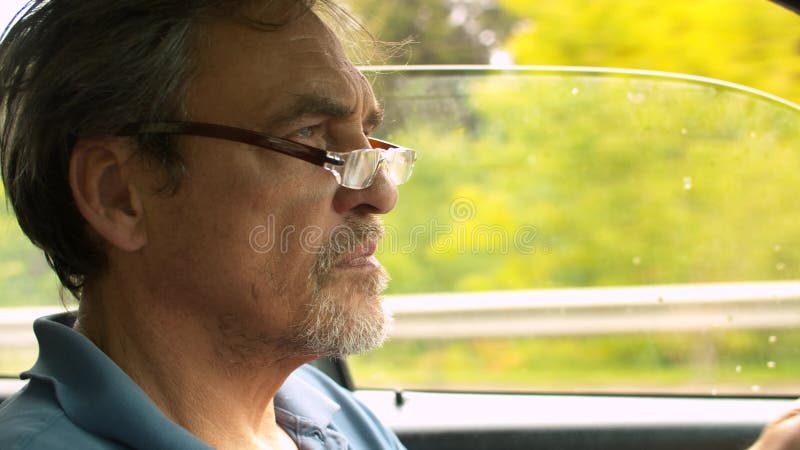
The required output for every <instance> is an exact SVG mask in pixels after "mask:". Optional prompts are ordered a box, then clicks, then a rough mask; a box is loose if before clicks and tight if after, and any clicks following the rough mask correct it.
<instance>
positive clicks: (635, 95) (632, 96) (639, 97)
mask: <svg viewBox="0 0 800 450" xmlns="http://www.w3.org/2000/svg"><path fill="white" fill-rule="evenodd" d="M627 97H628V101H629V102H631V103H635V104H637V105H638V104H640V103H642V102H643V101H644V100H645V98H646V97H645V95H644V94H642V93H641V92H628V94H627Z"/></svg>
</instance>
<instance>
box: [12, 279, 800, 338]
mask: <svg viewBox="0 0 800 450" xmlns="http://www.w3.org/2000/svg"><path fill="white" fill-rule="evenodd" d="M385 305H386V307H387V308H388V309H389V310H391V311H392V312H393V314H394V317H395V327H394V331H393V333H392V337H393V339H445V338H470V337H497V336H548V335H549V336H554V335H565V336H567V335H597V334H625V333H658V332H680V331H708V330H733V329H782V328H795V327H797V328H800V281H791V282H760V283H725V284H692V285H663V286H633V287H608V288H575V289H546V290H531V291H498V292H478V293H441V294H419V295H393V296H388V297H387V298H386V300H385ZM59 311H63V308H60V307H46V308H5V309H0V346H3V347H10V346H13V347H24V346H35V339H34V336H33V332H32V330H31V323H32V322H33V320H34V319H35V318H37V317H40V316H44V315H47V314H53V313H56V312H59Z"/></svg>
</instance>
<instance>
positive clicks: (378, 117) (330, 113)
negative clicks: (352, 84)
mask: <svg viewBox="0 0 800 450" xmlns="http://www.w3.org/2000/svg"><path fill="white" fill-rule="evenodd" d="M354 113H355V111H353V109H352V108H351V107H350V106H348V105H346V104H344V103H342V102H340V101H339V100H337V99H335V98H331V97H326V96H323V95H300V96H297V97H296V98H295V101H294V102H292V103H291V104H290V105H289V107H288V108H286V109H285V110H284V111H283V112H282V113H280V114H278V115H276V116H274V117H273V118H272V119H270V120H269V121H268V123H267V129H268V130H275V129H280V128H282V127H283V126H286V125H288V124H291V123H292V122H294V121H295V120H297V119H300V118H302V117H304V116H325V117H333V118H343V117H348V116H350V115H352V114H354ZM383 114H384V109H383V106H381V105H380V104H378V103H377V102H376V104H375V107H374V108H373V109H372V110H371V111H370V113H369V114H368V115H367V117H366V118H365V119H364V124H365V125H366V126H368V127H370V128H373V129H374V128H377V127H378V126H379V125H380V124H381V123H382V122H383Z"/></svg>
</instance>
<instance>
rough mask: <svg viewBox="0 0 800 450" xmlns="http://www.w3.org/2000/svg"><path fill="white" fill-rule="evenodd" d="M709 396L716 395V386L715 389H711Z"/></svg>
mask: <svg viewBox="0 0 800 450" xmlns="http://www.w3.org/2000/svg"><path fill="white" fill-rule="evenodd" d="M711 396H713V397H716V396H717V390H716V388H715V389H711Z"/></svg>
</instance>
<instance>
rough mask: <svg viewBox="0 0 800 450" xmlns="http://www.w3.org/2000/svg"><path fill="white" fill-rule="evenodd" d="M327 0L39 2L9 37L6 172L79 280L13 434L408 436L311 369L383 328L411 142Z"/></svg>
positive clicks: (111, 443)
mask: <svg viewBox="0 0 800 450" xmlns="http://www.w3.org/2000/svg"><path fill="white" fill-rule="evenodd" d="M349 24H352V23H351V19H350V18H349V16H347V14H346V13H344V12H343V11H342V10H341V9H340V8H338V7H337V6H336V5H334V4H332V2H327V1H326V2H323V1H319V2H316V4H313V5H312V4H311V2H301V1H296V0H278V1H275V0H272V1H270V0H260V1H244V0H239V1H233V0H182V1H177V0H81V1H69V0H49V1H47V0H37V1H34V2H32V5H31V6H30V8H29V9H28V10H27V12H26V13H25V14H24V15H22V16H21V18H20V19H19V20H18V21H17V23H16V24H15V25H14V26H13V27H12V28H10V29H9V30H8V31H7V33H6V35H5V37H4V40H3V42H2V45H0V75H1V76H0V83H2V86H1V88H2V95H1V96H0V98H2V105H3V107H4V109H3V111H2V115H3V122H2V141H1V144H2V147H1V151H2V169H3V172H2V173H3V180H4V183H5V186H6V192H7V196H8V198H9V199H10V201H11V204H12V205H13V207H14V211H15V213H16V215H17V217H18V220H19V222H20V225H21V227H22V229H23V230H24V231H25V233H26V234H27V235H28V236H29V237H30V238H31V240H32V241H33V242H34V243H35V244H36V245H38V246H39V247H41V248H42V249H43V250H44V252H45V254H46V256H47V258H48V261H49V262H50V263H51V265H52V266H53V268H54V270H55V271H56V273H57V274H58V276H59V279H60V280H61V282H62V284H63V285H64V286H65V287H66V288H67V289H68V290H70V291H71V292H72V293H73V294H74V295H75V296H76V297H77V298H78V299H79V309H78V313H77V316H73V315H70V314H60V315H56V316H51V317H46V318H42V319H39V320H38V321H37V322H36V323H35V325H34V329H35V331H36V335H37V338H38V340H39V349H40V355H39V359H38V361H37V363H36V365H35V366H34V367H33V368H32V369H31V370H29V371H28V372H26V373H24V374H23V378H27V379H29V380H30V381H29V382H28V384H27V385H26V387H25V388H23V390H22V391H20V392H19V393H18V394H16V395H15V396H14V397H12V398H11V399H9V400H8V401H7V402H6V403H5V404H4V405H3V406H2V409H1V410H0V447H1V448H4V449H51V448H69V449H78V448H79V449H106V448H115V449H116V448H141V449H178V448H180V449H194V448H197V449H200V448H208V447H214V448H220V449H248V448H254V449H255V448H258V449H263V448H271V449H286V448H300V449H312V448H356V449H359V448H360V449H381V448H402V445H401V444H400V443H399V441H398V440H397V438H396V437H395V436H394V435H393V434H392V433H391V432H390V431H388V430H387V429H386V428H384V427H383V426H382V425H381V424H380V423H379V422H378V421H377V419H376V418H375V417H374V416H373V415H372V414H371V413H370V412H369V411H368V410H367V409H366V408H364V407H363V406H362V405H361V404H359V403H358V402H357V401H356V400H355V399H354V398H353V397H352V396H351V395H350V394H349V393H348V392H346V391H344V390H342V389H340V388H338V386H336V385H335V384H334V383H332V382H331V381H330V380H328V379H327V378H326V377H325V376H324V375H322V374H321V373H320V372H318V371H316V370H315V369H313V368H311V367H309V366H308V365H306V363H308V362H310V361H312V360H313V359H315V358H318V357H320V356H343V355H347V354H351V353H358V352H363V351H366V350H369V349H371V348H374V347H376V346H378V345H380V344H381V342H382V341H383V340H384V338H385V336H386V332H387V327H388V324H389V321H390V319H389V318H388V317H387V316H386V314H385V313H384V311H383V309H382V307H381V303H380V294H381V292H382V290H383V289H384V288H385V286H386V283H387V279H388V277H387V275H386V273H385V271H384V269H383V268H382V267H381V266H380V264H379V263H378V262H377V261H376V259H375V257H374V256H373V252H374V251H375V246H376V243H377V242H378V240H379V239H380V237H381V233H382V228H381V223H380V221H379V219H378V215H380V214H384V213H386V212H388V211H390V210H391V209H392V208H393V207H394V205H395V202H396V201H397V190H396V185H398V184H400V183H402V182H404V181H406V180H407V179H408V177H409V176H410V173H411V168H412V166H413V163H414V160H415V154H414V151H413V150H409V149H405V148H399V147H395V146H393V145H391V144H388V143H385V142H381V141H377V140H374V139H371V138H369V137H368V136H369V134H370V132H372V131H373V130H374V129H375V127H376V126H377V125H378V124H379V123H380V121H381V109H380V107H379V105H378V103H377V102H376V100H375V98H374V97H373V93H372V90H371V88H370V85H369V83H368V82H367V80H366V79H365V78H364V76H363V75H362V74H361V73H360V72H359V71H358V70H357V69H356V68H355V67H354V65H353V64H352V63H351V62H350V61H349V60H348V58H347V56H346V54H345V51H344V50H343V46H342V44H341V42H340V41H339V39H338V38H337V36H336V35H335V33H334V32H333V31H332V28H331V26H333V25H335V26H336V27H337V28H347V26H348V25H349Z"/></svg>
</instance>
